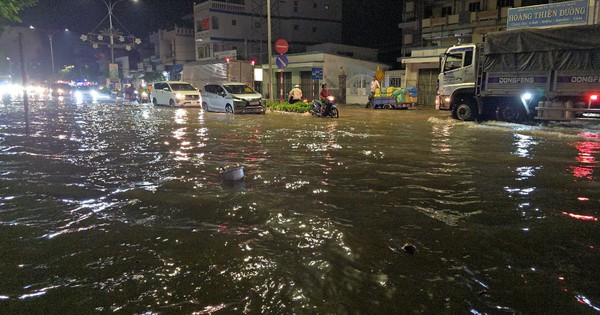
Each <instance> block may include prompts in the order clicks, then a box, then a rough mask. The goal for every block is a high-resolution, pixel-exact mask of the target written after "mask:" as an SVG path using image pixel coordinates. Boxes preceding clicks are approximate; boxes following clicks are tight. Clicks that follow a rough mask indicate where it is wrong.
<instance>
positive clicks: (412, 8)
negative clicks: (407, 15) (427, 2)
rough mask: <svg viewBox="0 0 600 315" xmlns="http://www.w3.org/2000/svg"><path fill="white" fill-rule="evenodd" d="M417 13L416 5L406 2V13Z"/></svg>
mask: <svg viewBox="0 0 600 315" xmlns="http://www.w3.org/2000/svg"><path fill="white" fill-rule="evenodd" d="M414 11H415V3H414V2H412V1H409V2H406V9H405V10H404V12H414Z"/></svg>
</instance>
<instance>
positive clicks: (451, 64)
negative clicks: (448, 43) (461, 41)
mask: <svg viewBox="0 0 600 315" xmlns="http://www.w3.org/2000/svg"><path fill="white" fill-rule="evenodd" d="M462 60H463V53H462V52H459V53H449V54H447V55H446V62H444V72H446V71H451V70H454V69H458V68H460V67H462Z"/></svg>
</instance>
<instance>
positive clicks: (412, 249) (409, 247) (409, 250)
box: [402, 243, 417, 255]
mask: <svg viewBox="0 0 600 315" xmlns="http://www.w3.org/2000/svg"><path fill="white" fill-rule="evenodd" d="M402 250H403V251H404V252H405V253H407V254H411V255H412V254H414V253H415V252H416V251H417V247H416V246H415V245H413V244H410V243H406V244H404V245H402Z"/></svg>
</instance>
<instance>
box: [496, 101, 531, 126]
mask: <svg viewBox="0 0 600 315" xmlns="http://www.w3.org/2000/svg"><path fill="white" fill-rule="evenodd" d="M524 117H525V113H522V112H521V111H519V110H518V109H516V108H514V107H513V106H510V105H505V106H498V108H497V109H496V120H501V121H506V122H511V123H518V122H521V121H523V119H524Z"/></svg>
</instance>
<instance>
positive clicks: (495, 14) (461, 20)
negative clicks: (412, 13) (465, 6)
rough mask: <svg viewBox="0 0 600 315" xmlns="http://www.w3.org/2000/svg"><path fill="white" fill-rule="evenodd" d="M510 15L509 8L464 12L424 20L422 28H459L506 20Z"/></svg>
mask: <svg viewBox="0 0 600 315" xmlns="http://www.w3.org/2000/svg"><path fill="white" fill-rule="evenodd" d="M507 15H508V8H500V9H494V10H488V11H480V12H463V13H461V14H453V15H448V16H444V17H431V18H428V19H423V22H422V24H421V25H422V28H423V30H424V31H425V30H428V29H429V28H438V27H441V28H445V27H448V26H455V25H456V26H458V25H462V26H464V25H465V24H475V23H478V22H483V21H497V20H499V19H502V18H506V16H507Z"/></svg>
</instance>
